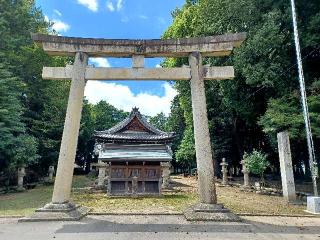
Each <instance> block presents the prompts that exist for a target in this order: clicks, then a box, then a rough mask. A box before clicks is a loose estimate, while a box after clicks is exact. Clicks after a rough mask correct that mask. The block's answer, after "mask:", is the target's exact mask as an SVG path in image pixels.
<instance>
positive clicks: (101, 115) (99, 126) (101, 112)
mask: <svg viewBox="0 0 320 240" xmlns="http://www.w3.org/2000/svg"><path fill="white" fill-rule="evenodd" d="M92 110H93V117H94V119H95V130H97V131H102V130H106V129H109V128H111V127H113V126H114V125H116V124H117V123H118V122H120V121H121V120H123V119H124V118H125V117H127V116H128V113H126V112H124V111H122V110H118V109H117V108H115V107H114V106H112V105H110V104H109V103H107V102H106V101H100V102H98V103H97V104H96V105H94V106H93V109H92Z"/></svg>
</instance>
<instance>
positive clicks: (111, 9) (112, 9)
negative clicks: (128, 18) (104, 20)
mask: <svg viewBox="0 0 320 240" xmlns="http://www.w3.org/2000/svg"><path fill="white" fill-rule="evenodd" d="M107 8H108V10H109V11H110V12H114V10H115V8H114V6H113V3H112V2H110V1H107Z"/></svg>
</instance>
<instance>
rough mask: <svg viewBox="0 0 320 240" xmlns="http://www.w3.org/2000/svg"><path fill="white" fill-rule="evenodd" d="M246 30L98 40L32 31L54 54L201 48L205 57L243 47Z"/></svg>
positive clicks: (162, 53) (159, 53) (183, 53)
mask: <svg viewBox="0 0 320 240" xmlns="http://www.w3.org/2000/svg"><path fill="white" fill-rule="evenodd" d="M245 38H246V33H235V34H225V35H219V36H211V37H195V38H181V39H164V40H160V39H151V40H128V39H95V38H76V37H61V36H53V35H43V34H32V39H33V40H34V41H35V42H36V43H38V44H39V45H41V46H42V48H43V50H44V51H45V52H47V53H48V54H50V55H59V56H64V55H67V56H70V55H72V56H73V55H74V54H75V53H76V52H85V53H86V54H88V56H89V57H101V56H102V57H132V55H143V56H145V57H187V56H188V55H189V53H191V52H198V51H200V53H201V55H202V56H226V55H229V54H230V53H231V51H232V50H233V48H234V47H238V46H240V44H241V43H242V42H243V41H244V40H245Z"/></svg>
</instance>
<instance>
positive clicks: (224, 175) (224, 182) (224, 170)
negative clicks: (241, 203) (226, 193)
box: [220, 158, 228, 185]
mask: <svg viewBox="0 0 320 240" xmlns="http://www.w3.org/2000/svg"><path fill="white" fill-rule="evenodd" d="M220 165H221V167H222V169H221V172H222V185H228V163H227V162H226V159H225V158H222V163H220Z"/></svg>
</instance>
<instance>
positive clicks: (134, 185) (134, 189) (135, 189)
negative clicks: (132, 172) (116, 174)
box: [132, 176, 138, 197]
mask: <svg viewBox="0 0 320 240" xmlns="http://www.w3.org/2000/svg"><path fill="white" fill-rule="evenodd" d="M137 194H138V177H137V176H134V177H132V196H133V197H135V196H137Z"/></svg>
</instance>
